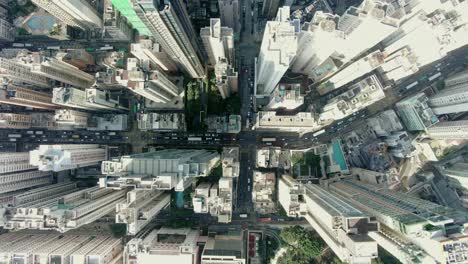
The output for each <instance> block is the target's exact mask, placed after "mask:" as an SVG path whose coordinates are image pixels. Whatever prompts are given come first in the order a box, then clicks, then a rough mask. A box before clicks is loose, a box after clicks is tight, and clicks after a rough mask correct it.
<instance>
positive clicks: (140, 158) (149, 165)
mask: <svg viewBox="0 0 468 264" xmlns="http://www.w3.org/2000/svg"><path fill="white" fill-rule="evenodd" d="M219 159H220V157H219V154H218V153H217V152H215V151H209V150H202V149H197V150H195V149H193V150H187V149H165V150H158V151H153V152H147V153H141V154H134V155H130V156H122V157H120V158H119V159H114V160H112V161H105V162H103V163H102V173H103V174H105V175H106V177H105V178H100V179H99V184H100V186H101V187H106V188H111V189H121V188H126V187H127V186H131V187H134V188H136V189H142V190H151V189H156V190H171V189H173V188H174V189H175V190H176V191H183V190H184V189H185V188H187V186H188V185H190V184H191V183H192V178H194V177H205V176H207V175H208V174H209V173H210V171H211V169H213V167H214V166H215V165H216V163H217V162H218V161H219Z"/></svg>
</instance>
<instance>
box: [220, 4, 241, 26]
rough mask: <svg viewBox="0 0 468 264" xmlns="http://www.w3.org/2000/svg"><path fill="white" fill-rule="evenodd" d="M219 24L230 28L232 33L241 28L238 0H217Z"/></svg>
mask: <svg viewBox="0 0 468 264" xmlns="http://www.w3.org/2000/svg"><path fill="white" fill-rule="evenodd" d="M218 6H219V15H220V17H221V24H222V25H224V26H226V27H228V28H232V30H234V34H237V35H238V34H239V33H240V30H241V17H240V6H239V1H238V0H218Z"/></svg>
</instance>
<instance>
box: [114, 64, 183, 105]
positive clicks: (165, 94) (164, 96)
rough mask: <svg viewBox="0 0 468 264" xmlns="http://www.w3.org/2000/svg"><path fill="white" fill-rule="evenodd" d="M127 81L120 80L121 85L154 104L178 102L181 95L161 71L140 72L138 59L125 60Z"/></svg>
mask: <svg viewBox="0 0 468 264" xmlns="http://www.w3.org/2000/svg"><path fill="white" fill-rule="evenodd" d="M127 72H128V74H127V76H128V79H124V80H121V84H122V85H124V86H126V87H127V88H128V89H130V90H131V91H133V92H134V93H136V94H139V95H141V96H143V97H145V98H146V99H148V100H151V101H153V102H155V103H163V104H166V103H170V102H174V101H177V100H180V94H181V93H182V92H181V91H180V89H179V87H177V86H176V85H175V84H174V83H173V82H172V81H171V80H169V79H168V77H167V76H166V75H165V74H164V73H163V72H161V71H151V72H143V71H141V69H140V67H139V63H138V59H136V58H129V59H128V60H127Z"/></svg>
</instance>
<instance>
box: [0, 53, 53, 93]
mask: <svg viewBox="0 0 468 264" xmlns="http://www.w3.org/2000/svg"><path fill="white" fill-rule="evenodd" d="M25 59H27V58H14V59H6V58H2V57H0V69H1V70H2V71H1V72H0V76H2V77H6V78H8V79H11V80H12V81H14V82H16V83H19V84H21V83H27V84H33V85H37V86H39V87H51V83H50V80H49V79H48V78H47V77H45V76H42V75H40V74H38V73H35V72H32V71H31V67H30V66H29V65H28V64H26V63H24V60H25Z"/></svg>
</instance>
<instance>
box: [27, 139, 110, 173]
mask: <svg viewBox="0 0 468 264" xmlns="http://www.w3.org/2000/svg"><path fill="white" fill-rule="evenodd" d="M29 154H30V156H29V157H30V163H31V164H32V165H33V166H37V167H38V169H39V170H40V171H55V172H58V171H64V170H69V169H76V168H80V167H86V166H91V165H97V164H99V162H101V161H103V160H106V159H107V150H106V149H105V148H101V147H99V145H93V144H81V145H73V144H65V145H40V146H39V148H38V149H36V150H32V151H30V152H29Z"/></svg>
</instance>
